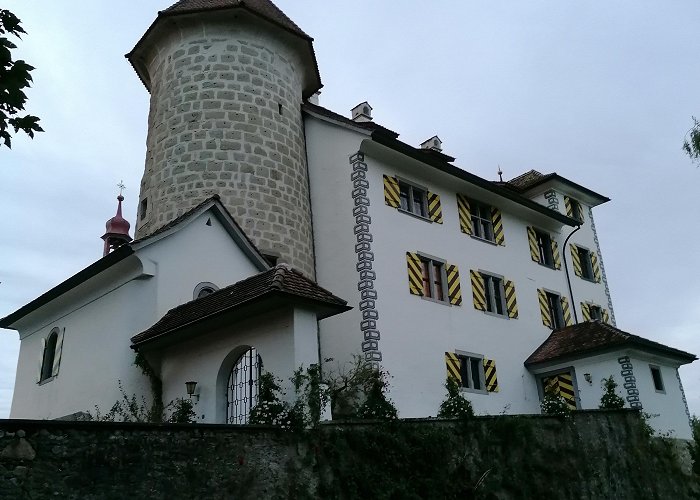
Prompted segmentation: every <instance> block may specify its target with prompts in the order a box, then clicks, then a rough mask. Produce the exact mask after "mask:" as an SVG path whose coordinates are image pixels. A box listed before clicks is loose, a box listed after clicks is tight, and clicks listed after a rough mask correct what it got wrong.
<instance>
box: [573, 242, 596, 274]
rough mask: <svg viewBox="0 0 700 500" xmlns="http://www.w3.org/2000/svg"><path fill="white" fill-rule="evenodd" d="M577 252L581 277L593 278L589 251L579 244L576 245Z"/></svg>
mask: <svg viewBox="0 0 700 500" xmlns="http://www.w3.org/2000/svg"><path fill="white" fill-rule="evenodd" d="M576 251H577V252H578V260H579V262H580V263H581V277H582V278H583V279H587V280H591V281H593V280H595V275H594V274H593V262H592V261H591V252H589V251H588V250H587V249H585V248H581V247H579V246H577V247H576Z"/></svg>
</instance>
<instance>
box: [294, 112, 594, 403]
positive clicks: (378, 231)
mask: <svg viewBox="0 0 700 500" xmlns="http://www.w3.org/2000/svg"><path fill="white" fill-rule="evenodd" d="M306 132H307V144H308V153H309V171H310V176H311V196H312V206H313V207H314V211H313V215H314V238H315V245H316V255H317V277H318V280H319V283H320V284H321V285H322V286H325V287H328V288H329V289H331V290H333V291H334V292H335V293H337V294H338V295H340V296H341V297H343V298H344V299H346V300H348V301H349V302H350V305H352V306H354V307H357V305H358V302H359V294H358V291H357V282H358V279H359V278H358V274H357V271H356V270H355V263H356V255H355V253H354V245H355V237H354V234H353V226H354V224H355V221H354V217H353V216H352V208H353V203H352V198H351V190H352V183H351V181H350V174H351V171H352V167H351V165H350V164H349V162H348V157H349V156H350V155H352V154H353V153H355V152H356V151H357V150H358V149H360V148H361V147H363V148H364V149H365V150H368V151H369V152H368V153H367V154H366V156H365V162H366V163H367V165H368V169H369V171H368V180H369V183H370V189H369V197H370V201H371V206H370V215H371V217H372V222H371V225H370V232H371V233H372V235H373V238H374V241H373V242H372V251H373V252H374V255H375V261H374V269H375V271H376V272H377V278H376V281H375V287H376V290H377V291H378V293H379V299H378V301H377V309H378V311H379V314H380V317H379V320H378V328H379V330H380V332H381V340H380V343H379V348H380V350H381V352H382V355H383V361H382V365H383V367H384V368H385V369H387V370H388V371H389V372H390V374H391V375H392V376H393V378H392V380H391V384H392V390H391V397H392V398H393V399H394V400H395V402H396V403H397V406H398V408H399V411H400V414H401V416H403V417H417V416H426V415H435V414H436V413H437V410H438V407H439V404H440V402H441V401H442V399H443V398H444V393H445V391H444V388H443V384H444V381H445V377H446V369H445V361H444V353H445V352H446V351H450V352H453V351H455V350H461V351H467V352H472V353H477V354H482V355H484V356H485V357H487V358H490V359H494V360H495V361H496V367H497V373H498V381H499V386H500V392H498V393H489V394H474V393H465V394H466V396H467V397H468V398H469V399H470V400H471V401H472V403H473V404H474V407H475V409H476V411H477V412H479V413H492V414H494V413H499V412H501V411H503V410H507V411H508V412H512V413H529V412H539V398H538V395H537V387H536V384H535V379H534V377H533V376H532V375H531V374H530V373H529V372H528V371H527V370H526V369H525V368H524V366H523V362H524V361H525V359H526V358H527V357H528V356H529V355H530V354H531V353H532V351H534V350H535V349H536V348H537V347H538V346H539V345H540V344H541V343H542V342H543V341H544V340H545V339H546V338H547V336H548V335H549V333H550V330H549V329H548V328H547V327H545V326H544V325H543V324H542V320H541V316H540V310H539V305H538V297H537V289H538V288H543V287H544V288H548V289H550V290H553V291H557V292H559V293H560V294H562V295H566V296H568V295H569V293H568V286H567V283H566V277H565V273H564V271H563V270H560V271H556V270H552V269H549V268H547V267H544V266H541V265H539V264H537V263H535V262H533V261H532V260H531V258H530V252H529V246H528V241H527V233H526V226H528V225H534V226H536V227H541V228H542V229H545V230H548V231H550V232H551V233H553V236H554V237H555V238H556V239H557V241H558V242H559V246H560V250H561V251H562V252H563V251H564V250H565V249H564V248H563V242H564V239H565V237H566V236H567V235H568V234H569V232H570V231H571V230H573V228H569V227H568V226H567V227H563V228H562V227H561V226H560V225H558V224H557V223H553V222H551V221H550V220H548V219H546V218H544V217H543V216H540V215H536V214H534V213H533V212H531V211H528V210H526V209H523V208H522V207H520V206H517V205H514V204H513V203H510V202H506V201H504V200H499V199H498V198H497V197H495V196H494V195H492V194H490V193H487V192H484V191H481V190H479V189H478V188H475V187H474V186H472V185H470V184H468V183H466V182H463V181H459V180H456V179H455V178H454V177H452V176H448V175H447V174H442V173H440V172H437V171H435V170H434V169H432V168H429V167H427V166H425V165H423V164H421V163H419V162H416V161H413V160H410V159H408V158H405V157H403V158H391V157H390V155H388V156H382V155H381V154H379V153H376V150H377V149H378V148H376V147H374V148H366V147H365V146H361V141H362V136H361V135H360V134H357V133H354V132H351V131H348V130H346V129H342V128H340V127H337V126H333V125H330V124H327V123H323V122H320V121H319V120H317V119H314V118H307V120H306ZM380 156H381V157H380ZM383 174H388V175H398V176H400V177H403V178H405V179H407V180H409V181H412V182H414V183H416V184H418V185H422V186H425V187H428V188H429V189H430V190H431V191H433V192H436V193H437V194H439V195H440V197H441V204H442V210H443V218H444V224H435V223H430V222H426V221H424V220H421V219H418V218H415V217H411V216H410V215H406V214H404V213H401V212H399V211H398V210H396V209H393V208H390V207H388V206H386V205H385V203H384V195H383V179H382V175H383ZM457 192H461V193H463V194H466V195H468V196H471V197H473V198H475V199H478V200H480V201H483V202H485V203H490V204H493V205H495V206H498V207H499V208H500V209H501V211H502V214H503V227H504V234H505V242H506V246H505V247H501V246H495V245H492V244H489V243H485V242H483V241H479V240H477V239H474V238H471V237H469V236H467V235H464V234H463V233H461V231H460V228H459V220H458V214H457V205H456V193H457ZM561 204H562V206H563V200H562V201H561ZM319 207H322V208H319ZM586 231H587V230H586V229H585V227H584V229H582V230H581V231H579V232H580V233H582V234H581V235H578V233H577V235H576V236H575V237H574V239H573V241H575V242H576V241H579V242H583V241H586V242H588V241H589V238H590V242H592V241H593V237H592V234H588V233H587V232H586ZM577 236H580V239H575V238H576V237H577ZM582 244H583V243H582ZM587 246H589V247H591V246H592V245H587ZM406 251H412V252H415V251H418V252H423V253H426V254H430V255H433V256H435V257H438V258H441V259H444V260H446V261H447V262H449V263H452V264H457V265H458V266H459V270H460V278H461V287H462V296H463V304H462V305H461V306H447V305H443V304H438V303H434V302H431V301H428V300H424V299H421V298H420V297H417V296H413V295H410V294H409V291H408V277H407V269H406V258H405V253H406ZM570 260H571V259H568V261H569V265H571V263H570ZM469 269H479V270H484V271H489V272H492V273H495V274H499V275H502V276H504V277H505V278H506V279H509V280H512V281H514V283H515V288H516V297H517V302H518V309H519V318H518V319H514V320H510V319H505V318H503V317H495V316H491V315H488V314H485V313H483V312H481V311H477V310H475V309H474V307H473V304H472V294H471V284H470V280H469ZM571 276H572V288H573V290H574V304H573V305H574V306H575V307H578V308H580V305H579V303H580V302H581V301H583V300H590V301H592V302H594V303H598V304H601V305H603V306H604V307H606V304H607V298H606V296H605V290H604V286H603V285H602V284H593V283H590V282H586V281H584V280H581V279H580V278H578V277H576V276H575V275H574V273H573V270H572V271H571ZM578 312H579V317H580V310H579V311H578ZM359 321H360V313H359V311H358V310H357V309H355V310H353V311H351V312H349V313H345V314H342V315H340V316H338V317H336V318H332V319H329V320H326V321H325V322H324V323H322V324H321V335H322V341H321V347H322V356H324V357H326V356H329V355H330V356H332V357H334V358H336V359H337V360H345V359H348V358H349V357H350V354H351V353H355V352H358V350H359V348H360V344H361V342H362V340H363V338H362V334H361V332H360V330H359Z"/></svg>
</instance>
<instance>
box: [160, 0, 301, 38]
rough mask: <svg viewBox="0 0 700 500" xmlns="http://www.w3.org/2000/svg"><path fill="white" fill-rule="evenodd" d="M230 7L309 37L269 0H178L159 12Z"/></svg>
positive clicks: (183, 11) (176, 12)
mask: <svg viewBox="0 0 700 500" xmlns="http://www.w3.org/2000/svg"><path fill="white" fill-rule="evenodd" d="M231 7H244V8H246V9H248V10H250V11H251V12H253V13H255V14H258V15H259V16H261V17H263V18H265V19H267V20H268V21H272V22H273V23H275V24H277V25H279V26H281V27H283V28H285V29H287V30H288V31H291V32H293V33H296V34H297V35H301V36H302V37H304V38H309V39H310V38H311V37H310V36H309V35H307V34H306V33H304V31H302V29H301V28H300V27H299V26H297V25H296V24H295V23H294V21H292V20H291V19H289V18H288V17H287V16H286V15H285V13H284V12H282V11H281V10H280V9H279V8H278V7H277V6H276V5H275V4H273V3H272V2H270V0H180V1H179V2H176V3H174V4H173V5H171V6H170V7H168V8H167V9H165V10H163V11H161V13H162V14H163V15H171V14H173V15H174V14H186V13H190V12H202V11H205V10H216V9H228V8H231Z"/></svg>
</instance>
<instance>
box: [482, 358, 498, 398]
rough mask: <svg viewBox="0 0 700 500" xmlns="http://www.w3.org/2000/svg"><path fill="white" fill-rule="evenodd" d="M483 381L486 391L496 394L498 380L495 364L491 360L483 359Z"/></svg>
mask: <svg viewBox="0 0 700 500" xmlns="http://www.w3.org/2000/svg"><path fill="white" fill-rule="evenodd" d="M484 381H485V383H486V390H487V391H489V392H498V378H497V377H496V362H495V361H494V360H493V359H486V358H484Z"/></svg>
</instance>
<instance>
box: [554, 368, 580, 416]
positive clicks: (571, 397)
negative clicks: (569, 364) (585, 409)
mask: <svg viewBox="0 0 700 500" xmlns="http://www.w3.org/2000/svg"><path fill="white" fill-rule="evenodd" d="M557 378H558V379H559V394H560V395H561V396H562V397H563V398H564V400H565V401H566V404H567V405H568V406H569V408H570V409H572V410H575V409H576V393H575V392H574V383H573V381H572V379H571V374H570V373H560V374H559V375H557Z"/></svg>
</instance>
